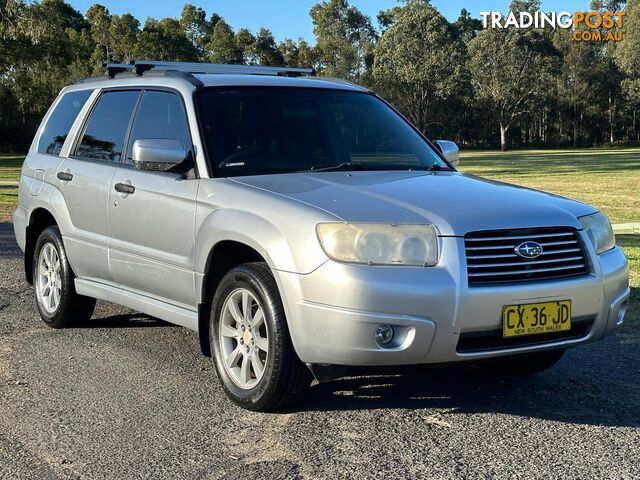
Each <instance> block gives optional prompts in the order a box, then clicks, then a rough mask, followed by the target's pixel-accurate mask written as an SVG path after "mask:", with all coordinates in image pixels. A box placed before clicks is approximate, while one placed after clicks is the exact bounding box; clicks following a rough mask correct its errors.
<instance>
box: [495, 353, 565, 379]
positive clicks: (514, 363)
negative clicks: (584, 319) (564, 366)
mask: <svg viewBox="0 0 640 480" xmlns="http://www.w3.org/2000/svg"><path fill="white" fill-rule="evenodd" d="M562 355H564V350H562V349H561V350H546V351H544V352H534V353H523V354H520V355H510V356H508V357H500V358H496V359H494V360H492V361H491V363H490V364H489V366H490V368H491V369H492V370H493V371H495V372H497V373H500V374H502V375H508V376H512V377H525V376H528V375H534V374H536V373H540V372H544V371H545V370H548V369H550V368H551V367H553V366H554V365H555V364H556V363H558V361H559V360H560V359H561V358H562Z"/></svg>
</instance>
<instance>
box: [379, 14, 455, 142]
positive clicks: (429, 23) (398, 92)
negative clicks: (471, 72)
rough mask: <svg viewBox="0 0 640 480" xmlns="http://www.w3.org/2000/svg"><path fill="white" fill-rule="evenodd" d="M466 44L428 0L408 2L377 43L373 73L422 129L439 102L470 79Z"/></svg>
mask: <svg viewBox="0 0 640 480" xmlns="http://www.w3.org/2000/svg"><path fill="white" fill-rule="evenodd" d="M464 64H465V58H464V47H463V45H462V43H461V41H460V40H459V39H458V38H457V36H456V34H455V32H454V30H453V28H452V27H451V25H450V24H449V22H447V20H446V19H445V18H444V17H443V16H442V15H441V14H440V13H439V12H438V11H437V10H435V9H434V8H433V7H432V6H431V5H429V4H428V3H427V2H408V3H406V4H405V6H404V7H403V8H402V9H401V10H396V12H395V21H394V22H393V24H392V25H391V26H390V27H389V28H388V29H387V30H385V32H384V33H383V34H382V37H381V38H380V41H379V42H378V44H377V45H376V48H375V61H374V65H373V78H374V82H375V85H376V87H377V88H378V90H379V91H380V92H381V93H383V94H384V95H386V96H387V97H388V98H389V99H390V100H391V101H393V103H394V104H396V105H397V106H398V107H399V108H400V110H401V111H402V112H403V113H404V114H405V115H407V116H408V118H409V119H410V120H411V122H413V124H414V125H416V126H417V127H418V128H419V129H420V130H421V131H423V132H425V131H426V127H427V125H428V123H429V121H430V120H432V119H433V117H434V107H435V105H436V104H438V102H442V101H444V100H445V99H446V98H448V97H449V96H455V95H456V94H458V93H459V91H460V90H461V88H462V85H463V83H464V82H465V81H466V72H465V69H464Z"/></svg>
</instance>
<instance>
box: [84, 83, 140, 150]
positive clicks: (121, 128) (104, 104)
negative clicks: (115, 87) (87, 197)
mask: <svg viewBox="0 0 640 480" xmlns="http://www.w3.org/2000/svg"><path fill="white" fill-rule="evenodd" d="M139 95H140V91H139V90H126V91H112V92H105V93H103V94H102V96H101V97H100V100H98V104H97V105H96V107H95V109H94V110H93V113H92V114H91V118H90V119H89V122H88V123H87V126H86V128H85V131H84V134H83V135H82V140H81V141H80V144H79V145H78V149H77V151H76V156H78V157H82V158H90V159H94V160H104V161H106V162H115V163H118V162H120V158H121V156H122V145H123V144H124V137H125V134H126V133H127V129H128V128H129V122H130V121H131V114H132V113H133V109H134V107H135V106H136V102H137V101H138V97H139Z"/></svg>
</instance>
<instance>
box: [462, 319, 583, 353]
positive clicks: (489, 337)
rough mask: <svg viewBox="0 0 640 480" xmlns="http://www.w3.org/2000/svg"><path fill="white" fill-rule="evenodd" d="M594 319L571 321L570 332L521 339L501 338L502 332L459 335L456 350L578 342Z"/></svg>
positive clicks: (466, 351) (492, 349)
mask: <svg viewBox="0 0 640 480" xmlns="http://www.w3.org/2000/svg"><path fill="white" fill-rule="evenodd" d="M594 321H595V318H593V317H590V318H582V319H576V320H572V321H571V330H567V331H565V332H552V333H541V334H539V335H525V336H522V337H507V338H505V337H503V336H502V330H491V331H488V332H466V333H462V334H460V338H459V339H458V345H457V348H456V350H457V351H458V352H459V353H477V352H484V351H496V350H504V349H508V348H519V347H530V346H539V345H544V344H546V343H553V342H559V341H563V340H578V339H581V338H585V337H587V335H589V332H590V331H591V327H592V326H593V322H594Z"/></svg>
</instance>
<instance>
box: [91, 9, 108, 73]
mask: <svg viewBox="0 0 640 480" xmlns="http://www.w3.org/2000/svg"><path fill="white" fill-rule="evenodd" d="M86 16H87V21H88V22H89V27H90V31H91V38H92V39H93V41H94V42H95V44H96V50H95V53H94V63H98V64H101V63H106V62H110V61H111V60H112V56H113V52H112V50H111V45H112V37H111V35H109V27H110V26H111V14H110V13H109V10H107V8H106V7H104V6H102V5H98V4H97V3H96V4H94V5H91V6H90V7H89V10H87V15H86Z"/></svg>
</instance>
